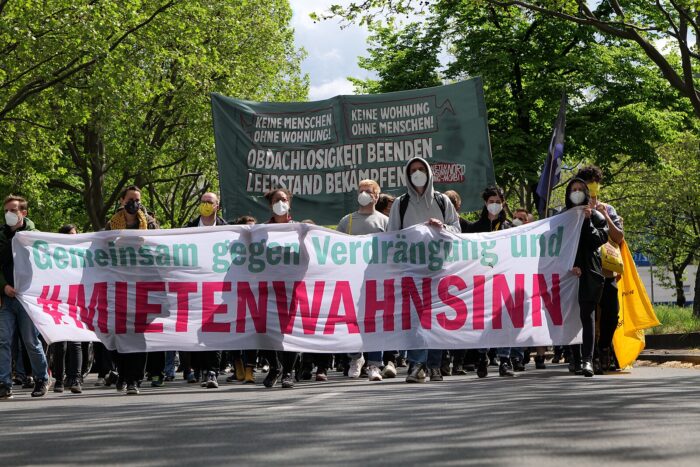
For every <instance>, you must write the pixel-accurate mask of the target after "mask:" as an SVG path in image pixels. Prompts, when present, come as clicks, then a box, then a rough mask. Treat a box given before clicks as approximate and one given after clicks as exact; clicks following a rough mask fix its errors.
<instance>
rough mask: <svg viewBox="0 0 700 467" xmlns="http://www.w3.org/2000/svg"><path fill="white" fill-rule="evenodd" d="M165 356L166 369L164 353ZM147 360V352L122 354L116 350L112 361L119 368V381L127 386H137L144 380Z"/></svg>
mask: <svg viewBox="0 0 700 467" xmlns="http://www.w3.org/2000/svg"><path fill="white" fill-rule="evenodd" d="M154 353H157V352H154ZM163 355H164V356H163V359H164V360H163V362H164V363H163V367H165V352H163ZM147 359H148V354H147V353H146V352H135V353H120V352H117V351H116V350H115V351H113V352H112V360H113V361H114V363H115V365H116V367H117V372H118V373H119V379H120V380H121V381H124V382H125V383H126V384H136V383H137V382H139V381H141V380H143V374H144V372H145V371H146V360H147ZM163 367H161V368H163Z"/></svg>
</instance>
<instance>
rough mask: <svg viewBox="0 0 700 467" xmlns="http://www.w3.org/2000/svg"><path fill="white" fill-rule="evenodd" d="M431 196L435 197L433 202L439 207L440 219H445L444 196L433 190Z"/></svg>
mask: <svg viewBox="0 0 700 467" xmlns="http://www.w3.org/2000/svg"><path fill="white" fill-rule="evenodd" d="M433 197H434V198H435V202H436V203H437V205H438V207H439V208H440V212H441V213H442V221H443V222H444V221H445V209H446V206H445V197H444V196H442V193H440V192H439V191H434V192H433Z"/></svg>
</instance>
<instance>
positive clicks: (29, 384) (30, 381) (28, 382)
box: [22, 376, 34, 389]
mask: <svg viewBox="0 0 700 467" xmlns="http://www.w3.org/2000/svg"><path fill="white" fill-rule="evenodd" d="M33 387H34V378H32V377H31V376H27V377H26V378H24V379H23V380H22V389H30V388H33Z"/></svg>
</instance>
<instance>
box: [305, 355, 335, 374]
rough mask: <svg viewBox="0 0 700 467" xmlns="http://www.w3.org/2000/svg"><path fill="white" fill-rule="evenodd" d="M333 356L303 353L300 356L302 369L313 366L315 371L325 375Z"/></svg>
mask: <svg viewBox="0 0 700 467" xmlns="http://www.w3.org/2000/svg"><path fill="white" fill-rule="evenodd" d="M332 358H333V354H330V353H310V352H308V353H304V354H303V355H302V363H301V365H302V368H313V366H314V365H316V367H317V368H318V369H317V371H319V372H321V373H325V372H327V371H328V367H330V366H331V360H332Z"/></svg>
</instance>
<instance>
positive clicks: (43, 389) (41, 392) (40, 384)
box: [32, 379, 49, 397]
mask: <svg viewBox="0 0 700 467" xmlns="http://www.w3.org/2000/svg"><path fill="white" fill-rule="evenodd" d="M48 390H49V382H48V381H46V380H45V379H37V380H36V383H34V390H33V391H32V397H44V396H45V395H46V393H47V392H48Z"/></svg>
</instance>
